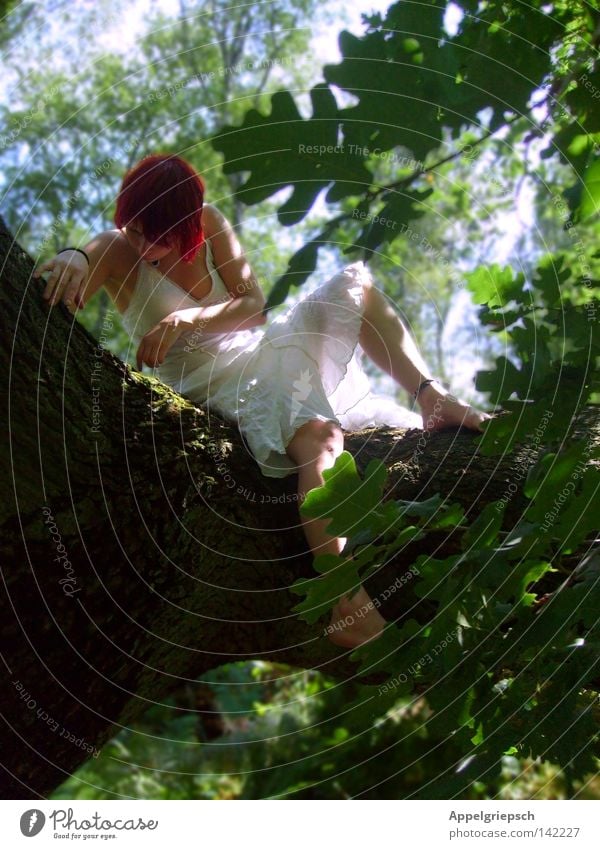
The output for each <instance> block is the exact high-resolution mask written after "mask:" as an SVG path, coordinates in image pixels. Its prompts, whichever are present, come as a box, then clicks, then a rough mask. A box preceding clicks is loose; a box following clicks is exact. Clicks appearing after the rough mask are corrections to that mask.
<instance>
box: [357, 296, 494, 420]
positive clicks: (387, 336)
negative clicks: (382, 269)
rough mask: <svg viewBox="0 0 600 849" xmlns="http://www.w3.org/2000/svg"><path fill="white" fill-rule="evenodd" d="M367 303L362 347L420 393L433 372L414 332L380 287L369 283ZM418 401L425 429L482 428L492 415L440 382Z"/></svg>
mask: <svg viewBox="0 0 600 849" xmlns="http://www.w3.org/2000/svg"><path fill="white" fill-rule="evenodd" d="M364 303H365V310H364V319H363V322H362V325H361V330H360V336H359V341H360V344H361V347H362V348H363V350H364V352H365V353H366V354H367V356H368V357H370V359H371V360H372V361H373V362H374V363H375V364H376V365H377V366H379V368H380V369H382V370H383V371H385V372H386V373H387V374H389V375H390V376H391V377H393V378H394V380H395V381H396V382H397V383H399V384H400V386H402V387H403V388H404V389H406V390H407V391H408V392H411V393H414V392H416V390H417V388H418V387H419V384H420V383H421V382H422V381H423V380H426V379H428V378H430V377H431V376H432V375H431V373H430V371H429V369H428V368H427V366H426V365H425V362H424V361H423V359H422V357H421V355H420V354H419V352H418V350H417V347H416V345H415V343H414V341H413V339H412V337H411V335H410V333H409V332H408V330H407V329H406V327H405V326H404V324H403V322H402V320H401V318H400V316H399V315H398V313H397V312H396V311H395V310H394V308H393V307H392V305H391V304H390V303H389V302H388V301H387V300H386V298H385V296H384V295H383V293H382V292H381V291H380V290H379V289H377V287H375V286H371V285H365V287H364ZM417 400H418V403H419V406H420V407H421V414H422V416H423V428H424V429H425V430H429V431H433V430H438V429H439V428H442V427H449V426H451V425H464V426H465V427H469V428H472V429H474V430H481V423H482V422H483V421H485V420H486V419H489V418H491V417H490V416H489V415H488V414H487V413H482V412H480V411H479V410H476V409H475V408H474V407H471V406H469V404H466V403H465V402H464V401H460V400H459V399H457V398H455V397H454V396H453V395H450V394H449V393H448V392H447V391H446V390H445V389H444V388H443V386H441V385H440V384H439V383H437V382H436V383H433V384H430V385H429V386H427V387H425V388H424V389H423V390H421V392H420V393H419V397H418V399H417Z"/></svg>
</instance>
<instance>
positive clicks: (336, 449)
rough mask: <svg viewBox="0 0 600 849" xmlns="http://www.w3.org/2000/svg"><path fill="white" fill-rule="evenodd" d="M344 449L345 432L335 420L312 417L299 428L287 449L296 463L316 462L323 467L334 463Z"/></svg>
mask: <svg viewBox="0 0 600 849" xmlns="http://www.w3.org/2000/svg"><path fill="white" fill-rule="evenodd" d="M343 450H344V434H343V432H342V429H341V428H340V427H339V425H337V424H336V423H335V422H331V421H326V422H322V421H320V419H312V420H311V421H309V422H306V423H305V424H303V425H302V426H301V427H299V428H298V430H297V431H296V433H295V434H294V436H293V438H292V440H291V441H290V443H289V445H288V446H287V448H286V451H287V453H288V455H289V457H291V459H292V460H293V461H294V463H296V464H298V465H300V464H306V463H315V464H316V465H317V466H320V467H322V468H329V467H330V466H332V465H333V462H334V461H335V458H336V457H337V456H338V455H339V454H341V452H342V451H343Z"/></svg>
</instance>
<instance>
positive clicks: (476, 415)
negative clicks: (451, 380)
mask: <svg viewBox="0 0 600 849" xmlns="http://www.w3.org/2000/svg"><path fill="white" fill-rule="evenodd" d="M439 386H440V384H439V383H438V382H437V381H435V383H434V384H431V383H430V384H429V386H426V387H425V388H424V389H422V390H421V392H420V393H419V406H420V407H421V415H422V416H423V430H427V431H429V432H430V433H431V432H432V431H434V430H440V429H441V428H444V427H451V426H454V427H460V426H461V425H462V426H463V427H468V428H471V429H472V430H482V429H483V428H482V424H483V423H484V422H485V421H487V420H488V419H491V418H492V416H490V415H489V413H483V412H482V411H481V410H477V409H476V408H475V407H471V405H470V404H467V403H466V402H465V401H461V400H460V399H459V398H455V396H454V395H451V394H450V393H449V392H447V391H446V390H445V389H444V388H443V387H442V388H441V391H440V389H438V387H439Z"/></svg>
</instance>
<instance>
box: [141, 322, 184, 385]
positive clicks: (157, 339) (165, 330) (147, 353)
mask: <svg viewBox="0 0 600 849" xmlns="http://www.w3.org/2000/svg"><path fill="white" fill-rule="evenodd" d="M187 329H189V322H188V321H186V319H185V318H184V317H183V316H182V313H181V311H178V312H172V313H169V315H167V316H165V317H164V318H163V319H161V321H159V322H158V324H157V325H156V327H153V328H152V330H149V331H148V333H146V334H145V335H144V336H142V338H141V340H140V344H139V347H138V349H137V354H136V361H137V367H138V370H139V371H141V370H142V366H143V364H144V363H146V365H149V366H152V367H154V366H159V365H162V363H163V362H164V359H165V357H166V355H167V353H168V352H169V350H170V349H171V348H172V346H173V344H174V343H175V341H176V340H177V339H178V338H179V337H180V336H181V334H182V333H183V332H184V330H187Z"/></svg>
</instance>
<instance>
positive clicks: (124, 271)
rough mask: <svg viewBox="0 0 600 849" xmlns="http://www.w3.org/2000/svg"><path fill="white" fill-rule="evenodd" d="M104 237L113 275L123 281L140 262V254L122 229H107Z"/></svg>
mask: <svg viewBox="0 0 600 849" xmlns="http://www.w3.org/2000/svg"><path fill="white" fill-rule="evenodd" d="M102 237H103V239H104V241H105V244H106V250H107V252H108V253H109V256H110V266H111V271H112V274H111V277H112V278H113V279H115V280H119V281H121V282H123V281H124V280H126V279H127V277H128V276H129V274H130V273H131V272H132V271H133V269H134V267H135V265H136V264H137V263H138V261H139V256H138V255H137V253H136V252H135V251H134V249H133V248H132V247H131V245H130V244H129V242H128V241H127V239H126V237H125V234H124V233H122V232H121V230H117V229H115V230H105V231H104V233H102Z"/></svg>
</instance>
